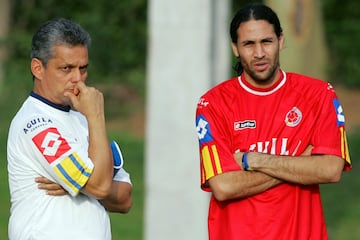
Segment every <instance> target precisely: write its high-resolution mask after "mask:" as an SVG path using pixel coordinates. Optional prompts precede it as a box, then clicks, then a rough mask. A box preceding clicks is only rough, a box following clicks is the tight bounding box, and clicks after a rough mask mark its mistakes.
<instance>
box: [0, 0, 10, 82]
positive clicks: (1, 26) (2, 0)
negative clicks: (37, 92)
mask: <svg viewBox="0 0 360 240" xmlns="http://www.w3.org/2000/svg"><path fill="white" fill-rule="evenodd" d="M9 25H10V0H0V89H2V85H3V82H4V72H5V71H4V62H5V60H6V57H7V51H6V47H5V45H4V44H3V43H4V40H5V38H6V37H7V34H8V31H9Z"/></svg>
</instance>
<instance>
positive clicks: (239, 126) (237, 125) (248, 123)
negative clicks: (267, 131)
mask: <svg viewBox="0 0 360 240" xmlns="http://www.w3.org/2000/svg"><path fill="white" fill-rule="evenodd" d="M246 128H256V121H255V120H245V121H239V122H234V130H235V131H237V130H243V129H246Z"/></svg>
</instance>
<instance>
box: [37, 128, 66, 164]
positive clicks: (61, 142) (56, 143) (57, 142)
mask: <svg viewBox="0 0 360 240" xmlns="http://www.w3.org/2000/svg"><path fill="white" fill-rule="evenodd" d="M32 140H33V142H34V143H35V145H36V147H37V148H38V149H39V151H40V152H41V153H42V155H43V156H44V157H45V158H46V160H47V162H48V163H50V164H51V163H52V162H53V161H55V160H56V159H58V158H59V157H60V156H61V155H63V154H64V153H65V152H67V151H68V150H70V146H69V144H68V143H67V141H66V140H65V139H64V138H63V137H61V135H60V133H59V132H58V130H57V129H56V128H48V129H45V130H44V131H42V132H40V133H39V134H37V135H36V136H35V137H33V139H32Z"/></svg>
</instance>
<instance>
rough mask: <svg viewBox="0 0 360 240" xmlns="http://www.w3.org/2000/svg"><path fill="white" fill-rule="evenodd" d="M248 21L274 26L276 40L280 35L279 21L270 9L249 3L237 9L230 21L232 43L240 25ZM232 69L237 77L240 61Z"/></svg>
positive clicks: (240, 66) (241, 68)
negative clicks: (262, 22)
mask: <svg viewBox="0 0 360 240" xmlns="http://www.w3.org/2000/svg"><path fill="white" fill-rule="evenodd" d="M249 20H265V21H267V22H269V23H270V24H271V25H273V26H274V31H275V34H276V36H277V37H278V38H279V37H280V36H281V34H282V28H281V24H280V20H279V18H278V16H277V15H276V13H275V12H274V11H273V10H272V9H271V8H269V7H268V6H266V5H264V4H262V3H250V4H247V5H245V6H244V7H243V8H241V9H239V10H238V11H237V12H236V14H235V16H234V17H233V19H232V21H231V24H230V37H231V41H232V42H233V43H236V42H237V39H238V35H237V30H238V28H239V26H240V24H241V23H243V22H247V21H249ZM233 68H234V70H235V71H236V73H237V74H238V75H240V74H241V73H242V71H243V67H242V65H241V61H240V59H239V61H238V62H237V63H236V64H235V65H234V67H233Z"/></svg>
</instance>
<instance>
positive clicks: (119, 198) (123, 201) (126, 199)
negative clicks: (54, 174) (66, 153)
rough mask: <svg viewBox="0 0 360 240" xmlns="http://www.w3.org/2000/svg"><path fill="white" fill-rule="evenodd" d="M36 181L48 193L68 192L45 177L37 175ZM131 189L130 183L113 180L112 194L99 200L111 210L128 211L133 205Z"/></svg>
mask: <svg viewBox="0 0 360 240" xmlns="http://www.w3.org/2000/svg"><path fill="white" fill-rule="evenodd" d="M35 182H36V183H38V188H39V189H42V190H44V191H46V193H47V194H48V195H52V196H62V195H66V194H68V193H67V192H66V191H65V189H64V188H62V187H61V185H59V184H57V183H55V182H52V181H50V180H49V179H47V178H45V177H37V178H35ZM131 190H132V186H131V184H130V183H127V182H120V181H112V185H111V191H110V194H109V195H108V196H107V197H106V198H104V199H101V200H99V201H100V203H101V204H102V205H103V206H104V207H105V208H106V209H107V210H108V211H110V212H119V213H127V212H129V210H130V208H131V205H132V197H131Z"/></svg>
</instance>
